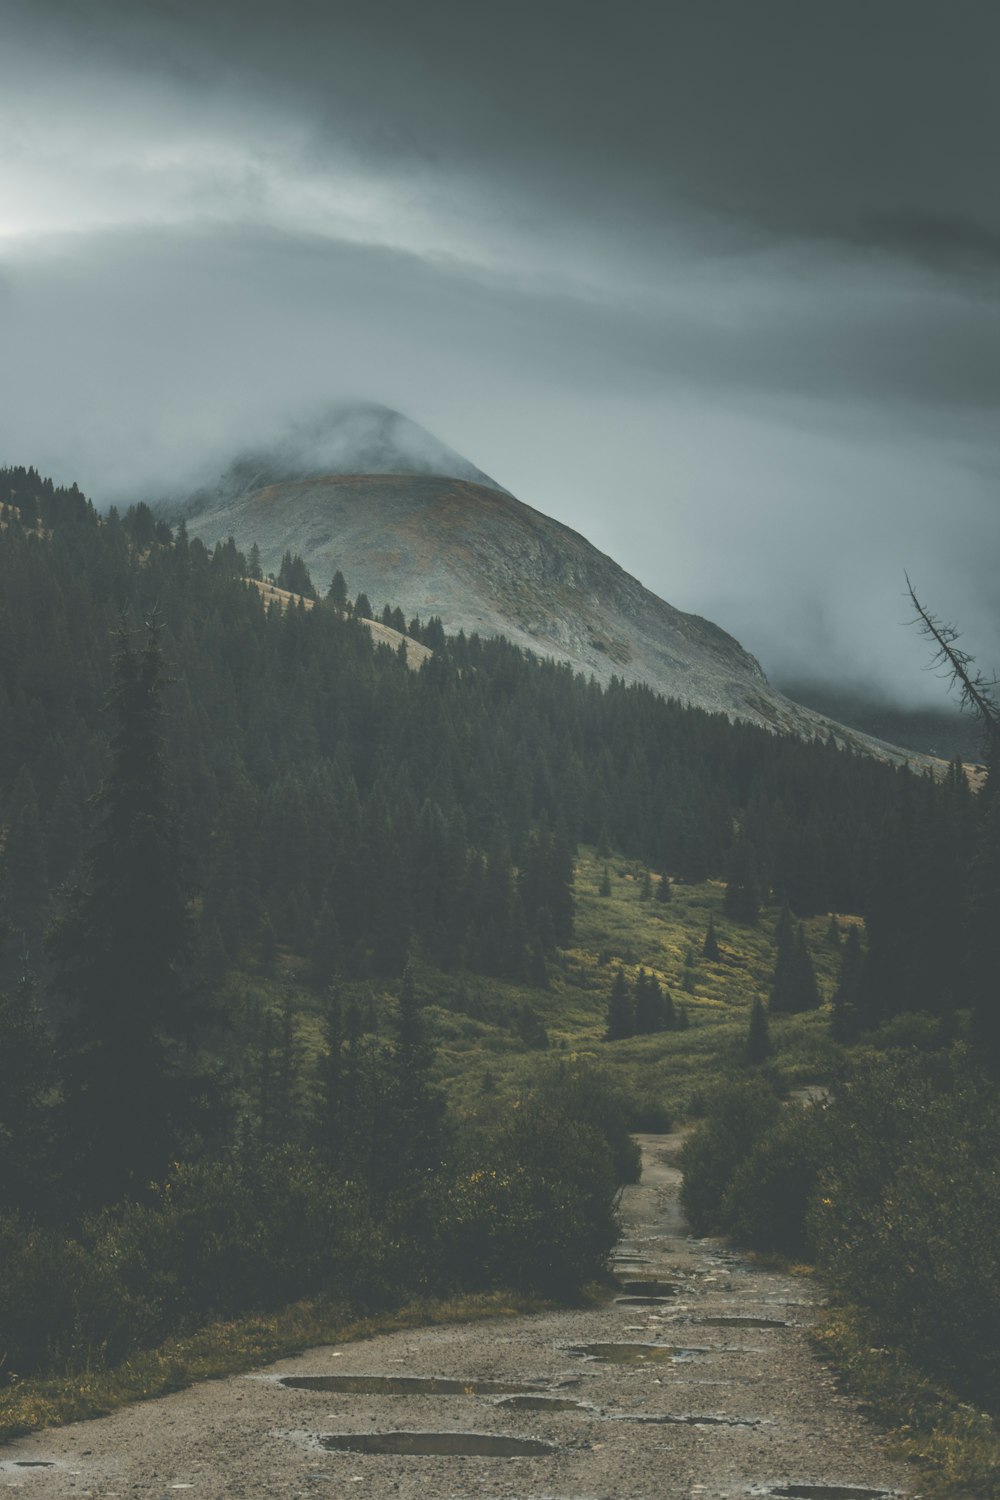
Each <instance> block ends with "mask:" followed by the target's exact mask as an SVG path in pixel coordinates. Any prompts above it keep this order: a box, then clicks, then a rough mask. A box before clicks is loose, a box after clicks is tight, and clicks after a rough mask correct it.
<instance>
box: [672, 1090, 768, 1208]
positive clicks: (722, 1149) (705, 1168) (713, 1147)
mask: <svg viewBox="0 0 1000 1500" xmlns="http://www.w3.org/2000/svg"><path fill="white" fill-rule="evenodd" d="M780 1111H781V1103H780V1101H779V1099H778V1096H777V1094H776V1093H775V1091H774V1088H773V1086H772V1085H771V1084H770V1083H768V1082H767V1081H766V1080H765V1079H763V1078H755V1079H751V1080H749V1081H748V1082H745V1083H738V1084H733V1085H731V1086H729V1087H725V1086H724V1087H723V1088H722V1089H720V1090H719V1092H718V1093H717V1094H716V1095H715V1097H714V1099H713V1100H712V1103H711V1105H710V1108H709V1112H708V1114H707V1116H706V1118H705V1119H704V1120H703V1121H702V1123H701V1124H700V1125H699V1126H698V1128H697V1129H696V1130H695V1131H693V1132H692V1134H691V1135H690V1136H688V1138H687V1140H686V1141H685V1142H684V1147H683V1150H682V1152H681V1168H682V1170H683V1172H684V1183H683V1186H682V1188H681V1203H682V1205H683V1208H684V1212H685V1213H686V1215H687V1217H688V1220H689V1222H690V1224H691V1227H692V1229H693V1230H694V1232H695V1234H720V1233H723V1232H724V1231H725V1228H726V1216H725V1210H724V1207H723V1202H724V1199H725V1196H726V1193H727V1191H728V1189H729V1186H730V1183H731V1182H732V1180H733V1178H734V1176H735V1175H736V1171H737V1169H738V1168H739V1167H740V1166H741V1165H742V1164H743V1162H744V1161H745V1160H746V1158H747V1157H748V1156H749V1155H750V1153H751V1152H752V1151H753V1149H754V1146H755V1145H756V1144H757V1142H758V1141H759V1140H760V1139H761V1138H762V1137H763V1136H764V1134H765V1133H766V1131H767V1130H769V1129H770V1127H771V1126H772V1125H773V1124H774V1123H775V1121H776V1120H777V1118H778V1115H779V1113H780Z"/></svg>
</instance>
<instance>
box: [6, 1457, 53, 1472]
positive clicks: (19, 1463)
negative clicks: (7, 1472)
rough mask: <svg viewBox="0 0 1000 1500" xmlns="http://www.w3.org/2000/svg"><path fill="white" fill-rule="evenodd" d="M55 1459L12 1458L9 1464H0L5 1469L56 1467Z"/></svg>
mask: <svg viewBox="0 0 1000 1500" xmlns="http://www.w3.org/2000/svg"><path fill="white" fill-rule="evenodd" d="M55 1467H56V1464H55V1459H52V1458H12V1459H11V1460H10V1462H9V1463H7V1464H0V1468H3V1469H54V1468H55Z"/></svg>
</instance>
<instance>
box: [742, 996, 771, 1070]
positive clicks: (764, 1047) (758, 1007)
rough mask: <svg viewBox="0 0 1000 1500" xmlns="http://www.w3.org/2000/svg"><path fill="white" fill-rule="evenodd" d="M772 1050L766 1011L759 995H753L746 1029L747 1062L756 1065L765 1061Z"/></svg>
mask: <svg viewBox="0 0 1000 1500" xmlns="http://www.w3.org/2000/svg"><path fill="white" fill-rule="evenodd" d="M773 1052H774V1046H773V1044H772V1042H771V1031H770V1027H769V1026H768V1023H767V1011H766V1010H765V1008H764V1002H763V1001H762V1000H761V998H760V996H759V995H755V996H754V1002H753V1005H752V1007H751V1009H750V1026H749V1029H748V1031H747V1062H748V1063H752V1064H753V1065H754V1066H755V1067H756V1066H757V1065H758V1064H760V1063H763V1062H767V1059H768V1058H769V1057H770V1056H771V1055H772V1053H773Z"/></svg>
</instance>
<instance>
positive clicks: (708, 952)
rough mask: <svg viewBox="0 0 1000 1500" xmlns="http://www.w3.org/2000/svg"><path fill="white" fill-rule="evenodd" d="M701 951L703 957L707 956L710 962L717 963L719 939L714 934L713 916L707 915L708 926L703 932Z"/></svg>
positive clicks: (719, 955)
mask: <svg viewBox="0 0 1000 1500" xmlns="http://www.w3.org/2000/svg"><path fill="white" fill-rule="evenodd" d="M701 951H702V955H703V957H705V958H707V959H708V960H709V962H710V963H718V961H719V958H720V957H721V954H720V951H719V940H718V938H717V937H716V936H715V920H714V918H713V917H709V919H708V928H707V930H706V932H705V941H704V943H703V944H702V949H701Z"/></svg>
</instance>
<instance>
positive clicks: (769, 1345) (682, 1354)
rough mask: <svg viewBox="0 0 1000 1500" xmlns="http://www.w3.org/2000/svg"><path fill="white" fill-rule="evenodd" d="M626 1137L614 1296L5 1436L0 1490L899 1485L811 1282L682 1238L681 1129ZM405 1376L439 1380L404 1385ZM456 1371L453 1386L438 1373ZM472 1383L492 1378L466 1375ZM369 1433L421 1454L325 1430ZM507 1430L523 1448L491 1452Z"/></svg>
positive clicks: (396, 1496)
mask: <svg viewBox="0 0 1000 1500" xmlns="http://www.w3.org/2000/svg"><path fill="white" fill-rule="evenodd" d="M640 1139H641V1144H642V1148H643V1161H644V1171H643V1179H642V1182H641V1184H639V1185H638V1186H637V1187H632V1188H629V1189H627V1190H626V1193H625V1197H624V1201H623V1216H624V1223H625V1232H624V1237H623V1240H622V1242H621V1245H620V1247H619V1260H618V1265H617V1270H618V1275H619V1278H620V1280H621V1281H622V1283H623V1286H622V1291H621V1294H620V1296H621V1298H622V1299H626V1300H616V1301H610V1302H609V1303H607V1305H605V1306H601V1307H596V1308H587V1309H585V1310H582V1311H568V1312H554V1313H543V1314H539V1315H536V1316H532V1317H520V1318H512V1319H509V1320H504V1321H502V1322H488V1323H483V1324H463V1325H455V1326H451V1327H445V1328H428V1329H426V1330H421V1329H417V1330H413V1329H410V1330H407V1331H405V1332H402V1333H396V1334H387V1335H382V1336H380V1337H378V1338H374V1339H371V1340H370V1341H367V1342H364V1343H359V1344H346V1345H343V1346H341V1347H336V1346H333V1347H329V1348H323V1349H313V1350H310V1351H309V1352H308V1353H306V1354H303V1355H301V1356H300V1357H298V1358H295V1359H288V1360H283V1361H281V1362H280V1363H279V1364H276V1365H272V1366H270V1367H269V1368H267V1369H266V1370H261V1371H257V1372H255V1373H254V1374H252V1375H244V1376H237V1377H234V1378H232V1379H227V1380H220V1381H211V1382H208V1383H207V1384H204V1385H200V1386H196V1387H193V1388H192V1389H191V1390H187V1391H182V1392H180V1393H179V1394H177V1395H174V1396H169V1397H167V1398H165V1399H162V1400H158V1401H150V1402H147V1403H145V1404H143V1405H139V1406H134V1407H131V1408H130V1409H128V1410H127V1411H123V1412H119V1413H118V1414H116V1415H114V1416H111V1417H104V1418H101V1419H100V1420H98V1421H94V1422H86V1423H77V1424H75V1425H73V1426H69V1427H64V1428H59V1429H55V1430H51V1431H47V1432H42V1433H38V1434H35V1435H34V1436H32V1437H28V1438H24V1439H21V1440H19V1441H18V1442H15V1443H12V1444H10V1445H9V1446H8V1447H6V1448H4V1449H0V1490H6V1489H17V1490H19V1491H20V1492H21V1493H22V1494H23V1495H24V1496H25V1500H28V1497H30V1500H35V1497H38V1500H43V1497H44V1500H48V1497H51V1496H60V1497H81V1496H92V1497H95V1500H113V1497H143V1500H148V1497H154V1500H174V1497H175V1496H179V1495H180V1494H183V1493H185V1492H190V1493H191V1495H192V1500H215V1497H223V1496H225V1497H227V1500H228V1497H233V1500H236V1497H240V1500H244V1497H245V1500H251V1497H253V1500H261V1497H270V1496H280V1497H286V1496H288V1497H292V1496H296V1497H306V1496H309V1497H312V1496H319V1497H327V1496H337V1497H341V1496H352V1497H354V1496H356V1497H359V1500H363V1497H371V1500H390V1497H391V1500H407V1497H416V1496H420V1497H426V1500H459V1497H461V1500H467V1497H469V1496H472V1495H475V1496H477V1497H483V1500H486V1497H503V1500H647V1497H648V1500H675V1497H682V1496H683V1497H691V1500H714V1497H721V1496H761V1497H763V1496H775V1497H791V1500H795V1497H800V1500H808V1497H810V1496H813V1497H815V1500H864V1497H874V1496H879V1495H883V1494H886V1493H893V1494H899V1495H907V1496H909V1497H911V1500H913V1484H914V1471H913V1470H907V1469H906V1467H905V1466H904V1465H901V1464H900V1463H898V1462H897V1461H895V1460H894V1459H892V1458H891V1457H890V1456H889V1454H888V1452H887V1449H886V1446H885V1443H884V1440H883V1439H882V1438H881V1437H880V1436H879V1434H878V1433H877V1432H875V1431H874V1430H873V1429H872V1428H871V1427H870V1426H869V1425H868V1424H867V1423H866V1422H865V1421H864V1420H863V1418H862V1417H861V1416H860V1415H859V1414H858V1413H857V1411H856V1410H855V1409H854V1407H853V1405H852V1403H851V1402H850V1401H849V1400H848V1399H846V1398H845V1397H843V1396H841V1395H840V1394H839V1393H838V1392H837V1390H836V1387H835V1384H834V1381H833V1380H832V1378H831V1377H830V1375H829V1374H828V1373H827V1372H826V1370H825V1369H824V1367H823V1366H822V1365H821V1364H820V1363H819V1362H818V1361H817V1360H816V1359H815V1358H814V1356H813V1355H812V1354H811V1352H810V1349H809V1344H808V1339H807V1329H808V1327H809V1325H810V1323H811V1322H812V1321H813V1320H814V1318H815V1316H816V1309H817V1305H818V1303H819V1301H820V1299H821V1297H822V1288H821V1287H819V1286H817V1284H816V1283H815V1281H814V1280H813V1279H812V1278H808V1277H793V1276H788V1275H784V1274H780V1273H777V1272H771V1271H763V1270H760V1269H758V1268H757V1267H756V1266H753V1265H750V1264H749V1263H748V1262H747V1261H745V1260H744V1259H742V1258H741V1257H740V1256H739V1255H737V1254H734V1253H733V1252H731V1251H730V1250H729V1249H727V1248H726V1247H725V1246H723V1245H722V1244H720V1243H719V1242H717V1241H713V1240H695V1239H690V1238H688V1237H687V1230H686V1226H685V1224H684V1221H683V1218H682V1216H681V1213H680V1209H679V1206H678V1201H677V1192H678V1186H679V1174H678V1172H677V1171H676V1170H675V1169H674V1168H673V1167H672V1166H671V1165H670V1160H671V1155H672V1152H673V1151H674V1149H675V1148H676V1146H677V1144H678V1140H677V1138H676V1137H671V1136H644V1137H641V1138H640ZM634 1282H639V1283H643V1282H644V1283H647V1285H646V1286H642V1285H639V1286H632V1287H631V1288H630V1286H629V1283H634ZM651 1282H655V1283H658V1285H656V1286H650V1285H648V1283H651ZM654 1299H658V1300H654ZM594 1346H596V1347H594ZM623 1346H625V1347H623ZM311 1377H327V1379H326V1380H325V1381H324V1380H323V1379H321V1380H320V1381H319V1382H317V1383H313V1382H312V1380H311V1379H310V1378H311ZM329 1377H334V1381H333V1382H331V1381H330V1379H329ZM351 1377H353V1379H352V1378H351ZM415 1377H422V1378H424V1379H429V1378H432V1377H437V1380H438V1384H437V1387H436V1388H433V1387H432V1389H431V1390H429V1391H423V1392H421V1391H417V1390H414V1389H413V1388H412V1387H409V1388H408V1387H407V1385H406V1381H408V1380H412V1379H413V1378H415ZM289 1378H292V1379H294V1380H295V1381H296V1384H295V1385H294V1386H290V1385H287V1384H283V1383H282V1382H283V1381H284V1380H288V1379H289ZM386 1380H388V1382H389V1385H390V1389H389V1390H386V1389H385V1388H384V1387H383V1388H382V1389H379V1385H380V1383H382V1382H384V1381H386ZM449 1380H450V1381H453V1382H457V1383H458V1384H459V1385H460V1386H461V1387H463V1388H467V1389H459V1390H457V1391H454V1392H450V1391H447V1390H442V1388H441V1382H442V1381H449ZM337 1382H339V1384H340V1387H341V1388H340V1389H337V1388H335V1386H336V1384H337ZM401 1382H402V1383H401ZM483 1382H489V1383H493V1384H494V1385H495V1384H499V1385H500V1386H502V1387H504V1389H495V1388H493V1389H491V1388H489V1387H488V1388H487V1389H485V1390H480V1391H478V1392H476V1391H475V1390H474V1387H475V1386H476V1385H477V1384H481V1383H483ZM345 1384H346V1386H347V1387H348V1389H344V1386H345ZM331 1386H333V1387H334V1388H331ZM506 1388H512V1389H506ZM470 1392H471V1393H470ZM366 1434H378V1435H381V1436H382V1440H383V1443H388V1444H390V1445H395V1444H398V1443H402V1444H404V1445H405V1446H408V1447H418V1448H424V1449H429V1450H431V1451H428V1452H421V1453H418V1454H413V1453H406V1454H399V1453H398V1452H390V1453H386V1452H380V1453H372V1452H359V1451H353V1449H352V1448H351V1447H348V1448H347V1449H346V1450H344V1449H342V1448H339V1447H336V1446H331V1443H330V1440H333V1442H334V1443H338V1442H339V1443H347V1444H354V1443H356V1442H357V1441H358V1439H359V1437H361V1438H362V1440H363V1437H364V1435H366ZM392 1434H398V1435H399V1436H397V1437H393V1436H391V1435H392ZM324 1439H326V1440H327V1442H326V1443H324ZM510 1440H519V1441H520V1442H522V1443H523V1442H525V1441H527V1442H528V1444H529V1447H531V1448H533V1449H534V1450H535V1451H531V1452H523V1453H519V1454H517V1455H516V1456H505V1455H504V1454H503V1450H504V1449H505V1448H506V1447H508V1445H509V1441H510ZM442 1449H448V1450H449V1451H447V1452H442V1451H441V1450H442ZM463 1449H466V1450H471V1449H478V1450H479V1451H478V1452H470V1451H467V1452H465V1453H463V1452H462V1450H463ZM484 1449H485V1451H483V1450H484ZM451 1450H458V1451H451Z"/></svg>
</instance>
